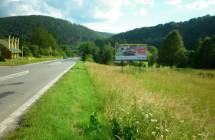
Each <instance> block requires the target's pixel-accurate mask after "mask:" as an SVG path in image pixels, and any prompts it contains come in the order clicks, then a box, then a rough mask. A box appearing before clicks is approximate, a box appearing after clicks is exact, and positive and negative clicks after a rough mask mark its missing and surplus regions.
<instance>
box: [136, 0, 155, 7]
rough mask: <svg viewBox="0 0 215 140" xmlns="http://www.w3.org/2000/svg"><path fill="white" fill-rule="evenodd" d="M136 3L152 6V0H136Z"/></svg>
mask: <svg viewBox="0 0 215 140" xmlns="http://www.w3.org/2000/svg"><path fill="white" fill-rule="evenodd" d="M136 3H138V4H144V5H150V6H153V5H154V0H136Z"/></svg>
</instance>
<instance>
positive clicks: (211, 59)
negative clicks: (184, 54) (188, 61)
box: [195, 36, 215, 68]
mask: <svg viewBox="0 0 215 140" xmlns="http://www.w3.org/2000/svg"><path fill="white" fill-rule="evenodd" d="M195 59H196V62H197V67H199V68H215V36H212V37H205V38H204V39H203V40H202V41H200V42H199V47H198V48H197V50H196V58H195Z"/></svg>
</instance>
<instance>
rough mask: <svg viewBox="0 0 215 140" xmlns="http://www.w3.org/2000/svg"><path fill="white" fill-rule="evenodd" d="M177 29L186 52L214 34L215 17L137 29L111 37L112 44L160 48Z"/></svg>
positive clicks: (208, 16)
mask: <svg viewBox="0 0 215 140" xmlns="http://www.w3.org/2000/svg"><path fill="white" fill-rule="evenodd" d="M174 29H177V30H179V32H180V33H181V35H182V36H183V39H184V45H185V47H186V48H187V49H188V50H193V49H195V47H196V45H197V41H198V39H199V38H203V37H205V36H212V35H214V34H215V16H210V15H207V16H204V17H199V18H193V19H190V20H189V21H185V22H178V23H176V22H170V23H166V24H159V25H157V26H153V27H143V28H137V29H134V30H131V31H128V32H124V33H120V34H117V35H114V36H112V37H111V39H110V41H113V42H127V43H138V44H139V43H140V44H141V43H146V44H152V45H155V46H160V44H161V42H162V41H163V40H164V39H165V38H164V37H165V36H166V34H168V33H169V32H170V31H172V30H174Z"/></svg>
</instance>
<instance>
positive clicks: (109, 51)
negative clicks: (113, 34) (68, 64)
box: [94, 45, 114, 64]
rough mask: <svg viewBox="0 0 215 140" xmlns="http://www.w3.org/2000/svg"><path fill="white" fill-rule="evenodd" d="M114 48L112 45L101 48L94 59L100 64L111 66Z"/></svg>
mask: <svg viewBox="0 0 215 140" xmlns="http://www.w3.org/2000/svg"><path fill="white" fill-rule="evenodd" d="M113 52H114V50H113V48H112V47H111V46H110V45H105V46H104V47H99V48H98V50H97V52H96V54H95V56H94V59H95V61H96V62H98V63H102V64H109V63H111V61H112V60H113Z"/></svg>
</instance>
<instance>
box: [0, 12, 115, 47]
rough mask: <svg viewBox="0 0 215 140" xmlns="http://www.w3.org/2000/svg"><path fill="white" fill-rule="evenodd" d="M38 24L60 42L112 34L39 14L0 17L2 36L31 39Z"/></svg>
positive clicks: (84, 39)
mask: <svg viewBox="0 0 215 140" xmlns="http://www.w3.org/2000/svg"><path fill="white" fill-rule="evenodd" d="M38 25H40V26H42V27H43V28H44V29H45V30H46V31H47V32H48V33H51V34H52V35H53V36H54V38H56V40H57V42H58V43H60V44H74V43H77V42H83V41H88V40H94V39H98V38H103V37H105V38H106V37H109V36H111V34H109V33H102V32H96V31H93V30H90V29H88V28H86V27H84V26H82V25H77V24H73V23H71V22H69V21H66V20H62V19H58V18H53V17H48V16H39V15H31V16H13V17H4V18H0V27H1V32H0V36H3V37H5V38H7V37H8V36H9V35H14V36H19V37H20V39H22V40H25V41H30V40H31V35H32V33H33V31H34V30H33V29H34V28H35V27H37V26H38ZM52 47H53V46H52Z"/></svg>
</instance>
